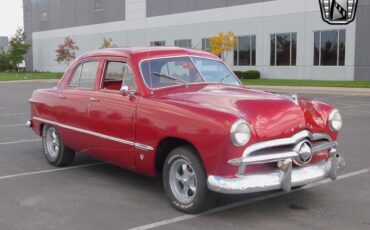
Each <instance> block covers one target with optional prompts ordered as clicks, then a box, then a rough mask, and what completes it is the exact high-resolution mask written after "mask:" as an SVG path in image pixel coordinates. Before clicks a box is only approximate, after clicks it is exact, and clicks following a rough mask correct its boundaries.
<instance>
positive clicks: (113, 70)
mask: <svg viewBox="0 0 370 230" xmlns="http://www.w3.org/2000/svg"><path fill="white" fill-rule="evenodd" d="M126 68H127V64H126V63H125V62H113V61H112V62H108V63H107V68H106V72H105V77H104V82H103V84H102V88H103V89H108V90H120V89H121V86H122V82H123V78H124V74H125V71H126Z"/></svg>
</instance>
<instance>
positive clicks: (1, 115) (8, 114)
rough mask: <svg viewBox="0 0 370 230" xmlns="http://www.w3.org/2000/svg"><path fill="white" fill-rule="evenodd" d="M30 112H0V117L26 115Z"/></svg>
mask: <svg viewBox="0 0 370 230" xmlns="http://www.w3.org/2000/svg"><path fill="white" fill-rule="evenodd" d="M28 114H30V113H4V114H0V117H8V116H17V115H28Z"/></svg>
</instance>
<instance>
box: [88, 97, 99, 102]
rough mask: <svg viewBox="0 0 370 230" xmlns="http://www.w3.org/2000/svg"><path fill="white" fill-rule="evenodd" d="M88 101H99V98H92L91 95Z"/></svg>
mask: <svg viewBox="0 0 370 230" xmlns="http://www.w3.org/2000/svg"><path fill="white" fill-rule="evenodd" d="M90 101H91V102H99V100H98V99H96V98H94V97H91V98H90Z"/></svg>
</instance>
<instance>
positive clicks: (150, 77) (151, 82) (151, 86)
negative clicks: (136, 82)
mask: <svg viewBox="0 0 370 230" xmlns="http://www.w3.org/2000/svg"><path fill="white" fill-rule="evenodd" d="M148 61H149V80H150V95H153V94H154V93H153V79H152V66H151V60H150V54H149V51H148Z"/></svg>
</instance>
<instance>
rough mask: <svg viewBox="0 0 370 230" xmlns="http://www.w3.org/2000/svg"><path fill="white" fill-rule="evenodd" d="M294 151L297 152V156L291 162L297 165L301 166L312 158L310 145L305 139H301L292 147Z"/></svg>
mask: <svg viewBox="0 0 370 230" xmlns="http://www.w3.org/2000/svg"><path fill="white" fill-rule="evenodd" d="M294 152H296V153H298V156H297V157H295V158H294V159H293V162H294V163H295V164H296V165H298V166H303V165H306V164H308V163H310V161H311V160H312V156H313V154H312V146H311V143H310V142H309V141H307V140H304V141H301V142H300V143H298V144H297V145H296V146H295V147H294Z"/></svg>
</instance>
